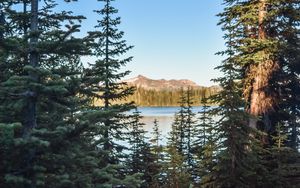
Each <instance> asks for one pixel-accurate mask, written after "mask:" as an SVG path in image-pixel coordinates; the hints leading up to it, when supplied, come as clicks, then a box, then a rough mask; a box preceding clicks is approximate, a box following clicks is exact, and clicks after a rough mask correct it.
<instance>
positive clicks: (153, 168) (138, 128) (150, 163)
mask: <svg viewBox="0 0 300 188" xmlns="http://www.w3.org/2000/svg"><path fill="white" fill-rule="evenodd" d="M141 118H142V117H141V116H140V112H138V111H137V110H136V111H135V112H133V120H132V122H131V131H130V133H129V135H130V141H129V144H130V146H131V147H130V152H131V153H130V155H129V162H128V163H129V165H128V167H129V170H130V173H129V174H142V176H141V179H142V181H143V182H142V184H141V187H145V188H146V187H158V186H159V185H158V181H157V176H158V173H159V165H158V161H157V160H158V159H157V154H155V153H153V152H152V151H151V145H150V144H149V143H148V142H147V138H146V136H145V134H146V131H145V130H144V128H143V126H144V124H143V123H141V122H140V119H141Z"/></svg>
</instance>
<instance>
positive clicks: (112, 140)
mask: <svg viewBox="0 0 300 188" xmlns="http://www.w3.org/2000/svg"><path fill="white" fill-rule="evenodd" d="M102 2H104V3H105V5H104V8H103V9H101V10H96V11H95V12H96V13H97V14H99V15H100V16H102V17H103V18H102V20H99V21H98V25H96V26H95V28H97V29H99V31H94V32H90V36H89V38H90V39H91V40H93V41H94V42H93V43H92V44H91V46H92V49H93V54H94V55H95V56H96V57H97V58H98V60H97V61H96V62H95V63H94V64H90V67H89V68H88V69H86V70H85V83H86V87H87V88H88V89H87V95H88V97H90V98H93V99H94V101H101V103H102V104H103V105H101V106H97V105H96V104H94V110H98V111H104V112H105V113H106V115H105V117H104V118H103V117H99V118H96V119H95V120H94V122H93V123H94V124H98V125H99V126H100V127H99V130H100V132H99V135H98V136H100V138H99V139H98V144H99V147H101V148H103V149H104V150H105V151H106V152H107V156H104V157H105V160H104V161H105V163H106V164H118V163H119V162H120V160H121V158H122V150H124V149H125V147H124V146H122V145H120V144H118V142H117V141H124V140H125V135H124V134H123V132H124V131H125V130H126V129H127V128H128V127H126V126H127V123H126V122H128V121H127V120H126V119H128V117H126V115H125V114H124V112H127V111H128V110H130V109H132V108H133V105H132V103H121V104H115V102H116V101H121V100H123V99H126V97H127V96H129V95H131V94H132V93H133V88H132V87H127V86H126V84H125V83H121V82H120V80H121V79H122V78H123V77H124V76H126V75H128V74H129V71H125V72H121V73H120V72H118V71H119V69H120V68H121V67H122V66H124V65H126V63H128V62H130V61H131V59H132V57H129V58H125V59H121V58H122V57H123V56H124V55H125V53H126V52H127V51H128V50H130V49H131V48H132V46H127V45H126V41H125V40H123V39H122V37H123V35H124V32H120V31H119V30H118V28H117V26H118V25H119V24H120V17H115V16H114V15H115V14H116V13H117V12H118V10H117V9H115V8H114V7H113V6H112V5H111V4H112V2H113V0H102ZM101 131H102V132H101Z"/></svg>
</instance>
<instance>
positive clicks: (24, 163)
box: [0, 0, 99, 187]
mask: <svg viewBox="0 0 300 188" xmlns="http://www.w3.org/2000/svg"><path fill="white" fill-rule="evenodd" d="M1 5H2V6H4V7H5V8H4V9H3V13H4V18H5V19H4V20H5V24H4V29H3V27H1V31H4V32H3V41H2V43H1V49H3V51H2V50H1V53H2V52H5V54H6V55H5V56H4V57H6V58H4V59H3V61H2V60H1V66H0V67H1V72H3V73H8V74H5V77H2V78H1V88H0V90H1V92H0V100H1V101H3V103H1V107H0V108H1V112H0V114H1V115H0V122H1V123H4V124H1V125H3V126H2V127H1V129H2V128H4V129H8V130H10V132H7V131H5V132H7V133H9V134H7V135H9V136H8V137H7V138H9V140H8V141H9V143H11V144H13V146H14V147H11V149H10V150H6V153H7V155H6V156H5V158H4V161H12V162H8V163H6V164H5V165H4V166H3V168H4V170H3V171H2V172H1V173H2V174H1V177H4V180H3V181H1V186H3V187H62V186H65V187H66V186H68V187H89V186H91V185H92V184H94V182H93V175H94V172H95V170H96V169H97V168H99V166H98V165H97V163H98V159H97V158H96V155H95V154H94V153H95V152H96V150H95V148H92V147H91V144H90V141H91V140H90V139H89V137H86V136H85V133H86V132H85V131H88V130H89V127H88V124H87V122H86V121H84V118H83V114H82V113H79V112H80V111H82V109H83V107H84V106H85V105H86V100H81V98H80V96H79V93H80V86H79V85H80V84H79V83H81V73H80V72H81V71H82V68H81V64H80V61H79V55H82V54H87V49H86V47H85V46H84V44H85V41H84V40H82V39H79V38H75V37H74V36H73V34H74V33H75V32H78V31H79V27H80V25H78V23H79V22H81V20H82V19H83V18H84V17H82V16H73V15H72V14H71V13H70V12H64V11H63V12H56V11H53V9H54V8H55V3H54V2H53V1H46V3H45V4H41V5H40V6H38V1H35V0H33V1H18V2H8V3H5V2H4V3H1ZM19 5H20V6H22V7H23V9H22V10H19V9H14V7H15V6H19ZM28 7H31V9H30V12H29V10H28ZM62 23H65V26H66V27H64V28H63V27H62ZM8 26H10V27H8ZM1 57H3V56H2V54H1ZM1 142H2V141H1ZM5 142H7V141H5ZM71 143H72V144H71ZM5 145H7V144H5ZM11 146H12V145H11ZM1 149H2V148H1ZM3 149H5V148H3ZM1 152H2V151H1ZM11 159H13V160H11ZM87 167H89V170H84V169H86V168H87Z"/></svg>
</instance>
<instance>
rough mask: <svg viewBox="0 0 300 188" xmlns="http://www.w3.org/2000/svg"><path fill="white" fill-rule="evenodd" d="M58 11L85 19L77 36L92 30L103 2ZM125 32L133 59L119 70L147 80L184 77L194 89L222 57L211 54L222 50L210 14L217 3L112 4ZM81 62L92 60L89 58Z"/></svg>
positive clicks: (136, 0)
mask: <svg viewBox="0 0 300 188" xmlns="http://www.w3.org/2000/svg"><path fill="white" fill-rule="evenodd" d="M65 6H69V7H63V8H64V9H65V8H67V9H68V8H69V9H70V10H73V11H74V12H75V13H76V14H82V15H84V16H86V17H87V19H86V20H84V22H83V25H82V32H83V33H84V32H86V31H87V30H93V26H94V25H96V22H97V19H99V17H98V15H97V14H95V13H93V11H92V10H95V9H101V8H102V7H103V2H99V1H97V0H79V1H78V2H75V3H72V4H68V5H65ZM113 6H114V7H115V8H117V9H119V12H118V16H120V17H121V20H122V23H121V25H120V26H119V29H120V30H122V31H124V32H125V35H124V39H125V40H127V44H128V45H133V46H134V48H133V49H132V50H131V51H130V52H129V53H128V56H133V57H134V59H133V61H132V62H130V63H129V64H128V65H127V66H126V67H125V69H124V70H130V71H132V73H131V74H130V75H129V76H128V77H127V78H130V77H135V76H137V75H139V74H141V75H144V76H146V77H149V78H152V79H162V78H164V79H190V80H192V81H194V82H196V83H198V84H200V85H205V86H209V85H213V84H214V83H213V82H211V81H210V80H211V79H212V78H216V77H218V76H219V75H220V73H219V72H218V71H217V70H214V68H215V67H216V66H218V65H219V64H220V63H221V61H222V59H223V57H219V56H217V55H215V53H216V52H218V51H220V50H222V49H224V40H223V38H222V36H223V33H222V31H221V29H220V26H217V23H218V20H219V18H218V17H217V16H216V14H218V13H220V12H221V11H222V0H184V1H183V0H116V1H115V2H113ZM84 61H90V62H92V61H93V59H91V58H84Z"/></svg>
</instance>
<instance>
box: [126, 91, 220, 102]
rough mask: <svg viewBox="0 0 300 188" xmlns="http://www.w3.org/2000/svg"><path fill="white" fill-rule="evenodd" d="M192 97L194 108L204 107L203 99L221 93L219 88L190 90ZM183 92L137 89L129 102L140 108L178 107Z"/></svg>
mask: <svg viewBox="0 0 300 188" xmlns="http://www.w3.org/2000/svg"><path fill="white" fill-rule="evenodd" d="M190 92H191V95H192V96H194V103H193V105H194V106H199V105H202V103H201V99H203V98H205V97H209V96H211V95H214V94H216V93H217V92H219V90H218V89H217V88H214V87H210V88H205V87H203V88H199V89H193V88H190ZM180 95H181V90H180V89H179V90H148V89H144V88H142V87H137V88H136V91H135V92H134V94H133V95H131V96H129V97H128V99H127V101H134V102H135V104H137V105H138V106H178V101H179V100H180Z"/></svg>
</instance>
